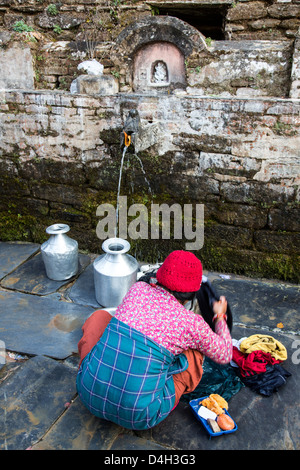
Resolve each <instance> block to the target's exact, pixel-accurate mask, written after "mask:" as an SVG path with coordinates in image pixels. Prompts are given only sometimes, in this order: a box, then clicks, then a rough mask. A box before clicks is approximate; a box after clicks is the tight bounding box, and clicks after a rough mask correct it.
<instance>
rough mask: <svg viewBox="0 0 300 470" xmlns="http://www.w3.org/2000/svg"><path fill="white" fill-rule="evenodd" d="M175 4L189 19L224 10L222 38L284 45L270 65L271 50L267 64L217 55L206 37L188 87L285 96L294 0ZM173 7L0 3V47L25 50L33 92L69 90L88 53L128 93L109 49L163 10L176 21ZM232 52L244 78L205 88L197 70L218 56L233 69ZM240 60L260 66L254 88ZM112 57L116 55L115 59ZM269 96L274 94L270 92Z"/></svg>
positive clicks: (109, 0) (25, 0)
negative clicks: (28, 54)
mask: <svg viewBox="0 0 300 470" xmlns="http://www.w3.org/2000/svg"><path fill="white" fill-rule="evenodd" d="M176 5H177V4H176ZM176 5H175V6H176ZM180 5H181V9H183V10H180V11H183V12H184V11H185V10H184V7H185V8H188V11H189V12H190V14H192V12H193V9H194V11H198V10H201V8H203V7H204V6H206V7H207V6H208V7H209V6H210V5H212V6H214V8H216V11H218V8H221V7H222V8H223V10H222V11H223V14H224V39H226V40H230V41H245V40H246V41H257V40H263V41H272V42H273V41H284V44H283V45H284V46H285V50H284V51H283V57H282V58H277V59H276V54H273V52H271V55H270V59H269V60H268V53H266V55H265V57H263V59H262V61H261V56H260V55H259V54H258V53H257V54H256V55H255V52H253V51H249V50H248V49H247V47H246V49H245V51H244V52H242V54H241V55H239V53H238V51H237V48H236V46H233V48H232V50H231V51H229V50H228V46H227V50H224V51H222V47H223V46H222V44H221V49H220V48H219V47H218V45H213V44H211V41H210V40H209V39H208V40H207V44H208V46H209V54H208V55H205V54H204V55H202V56H200V57H199V56H194V57H192V58H191V61H190V62H189V64H188V65H190V68H189V70H188V71H187V72H188V78H189V75H191V74H192V73H193V70H194V71H196V72H195V73H194V74H193V76H192V77H191V81H192V82H193V83H195V82H198V79H199V82H200V83H199V87H200V88H202V89H204V93H205V94H209V93H210V94H218V93H220V91H221V92H222V91H228V89H229V93H231V94H233V95H235V94H236V89H238V88H241V87H242V88H243V87H248V88H251V89H253V90H258V91H260V90H261V88H262V92H261V93H259V92H258V93H257V94H261V95H263V96H288V91H287V88H288V81H289V80H290V69H291V66H292V61H293V58H292V52H291V49H292V47H293V43H294V40H295V38H296V35H297V30H298V28H299V26H300V5H299V2H298V1H297V0H286V1H285V2H281V1H270V0H265V1H262V0H261V1H252V0H248V1H242V2H234V1H230V0H212V1H211V2H207V1H206V2H201V1H198V0H193V1H183V2H180ZM175 6H174V5H173V6H172V2H166V1H161V0H156V1H153V2H141V1H134V0H132V1H126V2H125V1H122V0H120V1H116V0H98V1H89V0H87V1H83V0H80V1H79V2H76V3H74V1H73V0H67V1H65V2H60V3H55V2H51V0H41V1H33V0H22V1H20V0H13V1H8V0H2V1H1V0H0V45H1V46H2V47H3V48H4V49H7V48H9V47H10V46H11V45H12V43H14V42H19V43H21V44H23V46H24V43H25V44H26V46H27V47H30V48H31V50H32V57H33V58H32V60H33V65H34V70H35V76H34V79H35V88H38V89H61V90H69V89H70V84H71V82H72V80H73V79H74V78H75V77H76V76H77V75H78V71H77V65H78V64H79V62H80V61H81V60H82V59H83V58H88V57H89V56H91V55H93V56H94V57H95V58H97V59H98V60H100V61H101V63H103V65H104V67H105V69H104V73H112V74H114V75H116V76H118V78H119V81H120V89H121V91H126V90H127V91H132V89H130V86H128V84H130V75H131V73H132V70H130V69H128V67H127V68H124V67H122V63H121V61H120V60H118V59H120V56H119V58H118V51H117V50H114V46H115V41H116V39H117V38H118V36H119V35H120V34H121V33H122V31H124V28H126V27H128V26H129V25H131V24H134V23H135V22H139V21H141V20H142V19H145V18H151V16H152V15H157V14H158V13H159V11H160V9H162V8H169V11H168V13H169V15H170V16H172V14H174V16H176V14H178V11H177V10H174V8H175ZM172 8H173V9H172ZM179 16H180V14H179ZM20 21H22V22H23V23H24V24H25V25H27V26H28V27H30V28H31V29H32V32H23V33H20V32H16V31H14V28H15V26H16V22H20ZM19 29H20V25H19ZM21 29H22V28H21ZM200 30H201V29H200ZM221 42H222V41H221ZM240 52H241V51H240ZM230 54H231V55H232V56H233V55H237V58H236V59H237V61H241V63H243V65H244V74H246V75H245V76H243V74H242V77H238V79H239V80H240V81H241V79H243V83H244V85H240V83H238V82H236V84H235V83H234V79H233V80H232V83H231V85H230V87H229V88H228V87H227V89H226V90H224V89H221V90H220V86H219V84H217V85H216V84H214V86H212V84H211V80H210V82H209V83H208V84H207V86H203V83H202V81H203V79H202V77H201V74H200V75H199V70H200V69H201V73H204V74H205V77H206V71H207V66H208V65H209V64H210V63H211V64H212V65H211V69H213V67H214V65H215V63H216V62H218V61H220V62H221V61H222V58H223V57H224V58H225V59H226V60H227V61H228V60H229V62H230V64H231V66H232V67H235V66H236V64H235V63H234V60H233V58H229V59H228V57H229V55H230ZM253 54H254V55H253ZM244 55H246V56H247V57H249V58H250V57H251V56H252V59H250V62H251V60H252V62H255V61H256V62H258V63H260V64H261V68H260V70H258V71H257V75H259V77H260V78H259V80H258V82H257V81H256V82H253V80H254V78H253V76H252V74H251V72H250V75H249V74H248V72H249V69H247V67H245V60H244V61H243V56H244ZM262 55H263V52H262ZM112 56H114V59H113V60H112ZM187 59H190V58H187ZM276 60H277V62H276ZM232 61H233V63H232ZM270 61H271V63H270ZM274 61H275V62H274ZM264 63H265V65H264ZM276 63H277V64H278V66H277V67H275V69H274V70H273V67H272V64H273V65H274V64H276ZM272 73H273V77H276V76H278V75H279V82H280V88H279V89H278V86H277V87H276V86H275V88H274V87H273V89H271V91H270V90H269V89H268V84H269V81H270V79H271V78H272V77H271V75H272ZM247 74H248V75H247ZM205 77H204V78H205ZM209 79H211V77H210V75H208V80H209ZM249 80H250V81H249ZM251 80H252V82H251ZM277 85H278V83H277ZM275 92H276V93H277V95H275V94H274V93H275ZM254 94H255V93H254Z"/></svg>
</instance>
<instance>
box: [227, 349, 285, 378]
mask: <svg viewBox="0 0 300 470" xmlns="http://www.w3.org/2000/svg"><path fill="white" fill-rule="evenodd" d="M232 359H233V360H234V362H235V363H236V364H237V365H238V366H239V370H240V374H241V375H242V376H243V377H246V376H249V375H253V374H261V373H262V372H266V367H267V365H268V364H271V365H273V364H280V362H282V361H279V360H278V359H275V358H274V357H273V356H272V355H271V354H270V353H266V352H263V351H260V350H258V351H253V352H252V353H250V354H244V353H242V352H241V351H239V350H238V348H237V347H236V346H233V354H232Z"/></svg>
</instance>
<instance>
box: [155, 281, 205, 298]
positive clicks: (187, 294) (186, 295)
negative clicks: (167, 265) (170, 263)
mask: <svg viewBox="0 0 300 470" xmlns="http://www.w3.org/2000/svg"><path fill="white" fill-rule="evenodd" d="M156 285H157V286H160V287H163V289H165V290H167V291H168V292H170V294H172V295H174V297H175V298H176V299H177V300H179V301H180V302H185V301H186V300H193V299H194V297H195V295H196V292H177V291H175V290H170V289H168V288H167V287H165V286H164V285H163V284H160V283H159V282H158V283H157V284H156Z"/></svg>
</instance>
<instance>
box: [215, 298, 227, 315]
mask: <svg viewBox="0 0 300 470" xmlns="http://www.w3.org/2000/svg"><path fill="white" fill-rule="evenodd" d="M213 311H214V314H215V315H226V312H227V300H226V298H225V297H224V295H221V297H220V300H219V301H216V302H214V304H213ZM221 318H222V317H220V318H217V319H216V322H217V321H219V320H220V319H221Z"/></svg>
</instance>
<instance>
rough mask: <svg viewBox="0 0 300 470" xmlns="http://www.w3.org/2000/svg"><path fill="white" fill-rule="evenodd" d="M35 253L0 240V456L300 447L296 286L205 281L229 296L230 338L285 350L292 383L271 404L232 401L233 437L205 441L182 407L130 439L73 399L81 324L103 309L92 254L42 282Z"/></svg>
mask: <svg viewBox="0 0 300 470" xmlns="http://www.w3.org/2000/svg"><path fill="white" fill-rule="evenodd" d="M39 248H40V247H39V245H36V244H27V243H17V242H16V243H12V242H9V243H3V242H0V341H1V342H0V348H1V346H2V349H3V350H5V351H6V353H7V354H6V361H4V359H3V357H2V356H0V362H1V363H2V364H1V363H0V449H10V450H23V449H28V448H29V449H43V450H46V449H53V450H54V449H57V450H59V449H66V450H71V449H78V450H79V449H80V450H85V449H86V450H106V451H110V452H113V451H117V450H118V451H124V450H130V451H135V450H143V451H161V452H165V451H167V450H168V451H169V450H173V451H174V452H176V451H182V450H184V451H190V452H195V451H197V450H202V449H218V450H219V449H220V450H221V449H226V450H236V449H239V450H245V449H250V450H254V449H257V450H258V449H270V450H271V449H274V450H280V449H282V450H283V449H290V450H296V449H299V448H300V433H299V427H300V426H299V362H300V335H299V329H298V320H299V287H298V286H296V285H291V284H286V283H281V282H276V281H266V280H256V279H246V278H242V277H237V276H233V275H231V276H230V278H229V279H223V278H221V277H220V275H219V274H218V273H206V274H207V276H208V278H209V279H210V280H211V282H212V283H213V285H214V287H215V289H216V290H217V292H218V293H219V294H225V295H226V296H227V298H228V301H229V303H230V306H231V309H232V311H233V315H234V327H233V332H232V336H233V338H236V339H239V338H241V337H243V336H250V335H251V334H254V333H262V334H270V335H272V336H274V337H275V338H277V339H278V340H280V341H281V342H282V343H283V344H284V345H285V346H286V348H287V351H288V359H287V361H285V363H284V368H285V369H286V370H288V371H289V372H290V373H291V374H292V375H291V377H289V378H288V379H287V383H286V384H285V385H284V386H282V387H281V388H280V389H279V391H278V392H277V393H274V394H273V395H272V396H271V397H268V398H266V397H263V396H261V395H258V394H256V393H254V392H252V391H251V390H250V389H249V388H247V387H244V388H242V389H241V390H240V391H239V392H238V393H237V394H236V395H234V396H233V397H232V398H231V399H230V400H229V412H230V414H231V416H232V417H233V418H234V420H235V422H236V423H237V425H238V430H237V431H236V432H235V433H232V434H228V435H226V436H222V437H214V438H212V439H210V440H209V438H208V435H207V434H206V431H205V430H204V428H203V427H202V425H201V424H200V423H199V422H198V421H197V420H196V419H195V417H194V415H193V414H192V411H191V409H190V407H189V405H188V403H185V402H183V401H182V402H180V403H179V405H178V406H177V408H176V409H175V410H174V411H173V412H172V413H171V414H170V415H169V417H168V418H167V419H166V420H165V421H163V422H162V423H161V424H159V425H158V426H156V427H155V428H153V429H151V430H149V431H142V432H133V431H129V430H126V429H123V428H122V427H120V426H117V425H115V424H113V423H109V422H106V421H102V420H100V419H98V418H96V417H94V416H92V415H91V414H90V413H89V412H88V411H87V410H86V409H85V408H84V407H83V405H82V404H81V402H80V400H79V399H78V396H77V393H76V388H75V378H76V371H77V367H78V355H77V343H78V341H79V339H80V337H81V326H82V324H83V322H84V321H85V319H86V318H87V317H88V316H89V315H90V314H91V313H92V312H93V311H94V310H95V309H96V308H98V304H97V302H96V300H95V294H94V289H93V278H92V269H91V268H92V264H91V263H92V260H93V258H94V256H93V255H83V254H81V255H80V270H79V273H78V275H77V277H76V278H75V279H72V280H71V281H70V282H67V283H64V282H55V281H50V280H49V279H48V278H47V277H46V275H45V271H44V267H43V263H42V262H41V256H40V252H39ZM278 324H282V325H280V326H283V327H282V328H278V327H277V325H278ZM0 352H1V349H0ZM8 353H9V354H10V356H11V357H9V355H8ZM3 362H6V363H5V364H3ZM145 455H146V454H145Z"/></svg>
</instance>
